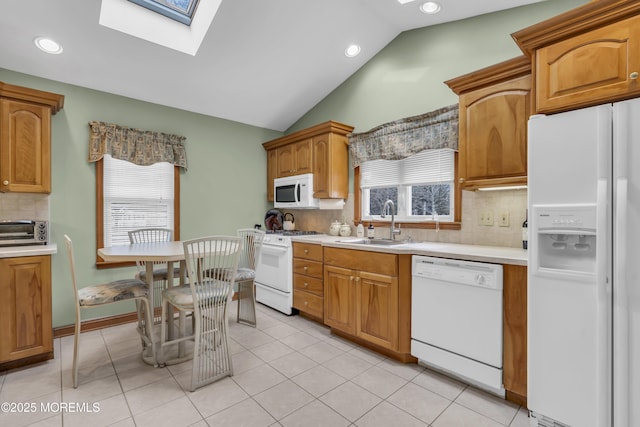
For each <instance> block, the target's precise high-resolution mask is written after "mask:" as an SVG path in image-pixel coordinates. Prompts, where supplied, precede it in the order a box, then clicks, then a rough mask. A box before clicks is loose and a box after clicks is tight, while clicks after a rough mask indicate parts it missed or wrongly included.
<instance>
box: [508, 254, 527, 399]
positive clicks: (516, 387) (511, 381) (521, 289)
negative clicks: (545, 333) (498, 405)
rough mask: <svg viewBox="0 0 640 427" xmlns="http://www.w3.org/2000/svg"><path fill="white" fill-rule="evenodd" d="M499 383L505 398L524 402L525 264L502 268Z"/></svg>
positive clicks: (525, 344) (525, 365) (525, 368)
mask: <svg viewBox="0 0 640 427" xmlns="http://www.w3.org/2000/svg"><path fill="white" fill-rule="evenodd" d="M503 286H504V288H503V307H504V309H503V311H504V315H503V346H504V349H503V383H504V388H505V390H506V391H507V400H511V401H513V402H516V403H518V404H520V405H524V406H526V402H527V267H524V266H518V265H505V266H504V267H503Z"/></svg>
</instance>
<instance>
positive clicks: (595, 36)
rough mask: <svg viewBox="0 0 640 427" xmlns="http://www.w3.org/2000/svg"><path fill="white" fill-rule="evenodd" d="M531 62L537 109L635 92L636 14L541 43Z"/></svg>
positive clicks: (639, 51) (639, 53)
mask: <svg viewBox="0 0 640 427" xmlns="http://www.w3.org/2000/svg"><path fill="white" fill-rule="evenodd" d="M535 64H536V65H535V67H536V69H535V73H536V86H537V91H536V111H537V112H540V113H548V112H553V111H562V110H567V109H571V108H578V107H583V106H587V105H595V104H601V103H603V102H611V101H615V100H618V99H622V98H628V97H630V96H631V95H632V94H640V82H639V80H640V79H639V78H638V77H639V76H638V73H640V16H636V17H633V18H629V19H626V20H623V21H620V22H616V23H614V24H611V25H607V26H605V27H602V28H599V29H597V30H593V31H590V32H588V33H585V34H580V35H578V36H575V37H572V38H569V39H566V40H563V41H561V42H558V43H555V44H552V45H549V46H546V47H542V48H540V49H538V50H537V51H536V56H535ZM636 96H637V95H636Z"/></svg>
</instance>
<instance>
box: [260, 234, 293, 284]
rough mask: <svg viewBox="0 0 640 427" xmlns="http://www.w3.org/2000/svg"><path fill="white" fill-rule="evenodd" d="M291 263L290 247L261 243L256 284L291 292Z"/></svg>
mask: <svg viewBox="0 0 640 427" xmlns="http://www.w3.org/2000/svg"><path fill="white" fill-rule="evenodd" d="M292 263H293V256H292V250H291V247H286V246H277V245H270V244H267V243H263V244H262V250H261V252H260V262H259V263H258V266H257V267H256V279H255V281H256V284H260V285H264V286H268V287H270V288H274V289H276V290H279V291H282V292H291V290H292V289H291V288H292Z"/></svg>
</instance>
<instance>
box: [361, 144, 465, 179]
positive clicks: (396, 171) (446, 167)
mask: <svg viewBox="0 0 640 427" xmlns="http://www.w3.org/2000/svg"><path fill="white" fill-rule="evenodd" d="M453 179H454V151H453V150H451V149H440V150H424V151H421V152H420V153H417V154H414V155H413V156H410V157H407V158H405V159H401V160H370V161H368V162H363V163H362V164H361V165H360V186H361V187H362V188H376V187H389V186H395V185H415V184H437V183H447V182H453Z"/></svg>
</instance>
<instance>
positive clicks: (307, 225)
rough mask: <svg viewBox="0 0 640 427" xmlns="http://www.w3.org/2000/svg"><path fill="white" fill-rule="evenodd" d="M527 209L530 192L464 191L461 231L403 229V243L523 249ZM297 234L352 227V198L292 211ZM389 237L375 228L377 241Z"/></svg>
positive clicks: (351, 196)
mask: <svg viewBox="0 0 640 427" xmlns="http://www.w3.org/2000/svg"><path fill="white" fill-rule="evenodd" d="M526 209H527V190H505V191H484V192H483V191H463V192H462V228H461V229H460V230H439V231H436V230H426V229H409V228H404V229H402V234H401V235H400V236H399V238H400V239H401V240H404V239H407V238H408V237H410V238H411V239H412V240H414V241H428V242H446V243H465V244H472V245H488V246H507V247H516V248H520V247H522V222H523V221H524V218H525V215H526ZM486 212H488V213H490V214H491V215H492V216H493V224H492V225H480V221H479V217H480V214H481V213H486ZM291 213H292V214H293V215H294V217H295V226H296V229H298V230H315V231H318V232H323V233H328V232H329V227H330V225H331V222H333V221H336V220H338V221H340V222H347V223H348V224H350V225H351V228H352V233H351V234H352V236H353V235H355V226H354V225H353V194H349V198H348V199H347V200H346V204H345V206H344V209H342V210H297V211H296V210H293V211H291ZM504 213H507V214H508V217H509V225H508V226H500V225H499V218H500V216H501V215H502V214H504ZM388 235H389V228H388V227H376V237H386V236H388Z"/></svg>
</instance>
